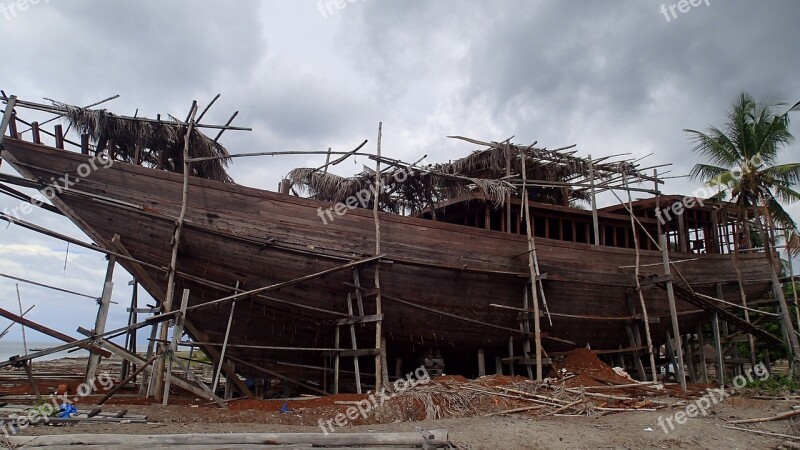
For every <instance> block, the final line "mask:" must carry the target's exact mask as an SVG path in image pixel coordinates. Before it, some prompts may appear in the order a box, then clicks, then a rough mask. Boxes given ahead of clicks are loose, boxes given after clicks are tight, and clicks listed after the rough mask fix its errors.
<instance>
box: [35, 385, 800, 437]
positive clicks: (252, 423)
mask: <svg viewBox="0 0 800 450" xmlns="http://www.w3.org/2000/svg"><path fill="white" fill-rule="evenodd" d="M670 400H671V401H672V402H673V403H674V402H676V401H677V400H676V399H670ZM793 404H794V403H792V402H788V401H775V400H770V401H765V400H753V399H748V398H741V397H734V398H731V399H729V400H728V401H727V402H726V403H724V404H721V405H718V406H716V407H714V409H713V411H712V412H711V414H710V415H709V416H708V417H702V418H690V419H688V421H687V422H686V423H685V424H684V425H676V428H675V430H672V431H670V432H669V433H668V434H667V433H664V431H663V429H661V427H659V426H658V424H657V423H658V418H659V417H660V416H661V417H666V416H667V415H669V414H672V413H674V412H676V411H678V410H682V409H683V408H684V406H674V407H670V408H668V409H665V410H661V411H657V412H649V411H642V412H639V411H632V412H623V413H618V414H611V415H607V416H599V417H536V416H526V415H525V414H516V415H513V416H509V417H493V418H487V417H483V418H459V419H444V420H434V421H422V422H404V423H391V424H371V425H360V426H353V427H346V428H343V429H337V431H336V432H343V433H344V432H367V431H395V432H399V431H417V430H421V429H439V428H446V429H448V430H449V433H450V439H451V442H452V443H453V444H455V445H457V446H459V447H461V448H467V449H498V448H509V449H512V448H526V449H528V448H530V449H554V450H555V449H575V448H581V449H583V448H586V449H589V448H608V449H611V448H613V449H617V448H630V449H639V448H664V449H668V448H669V449H672V448H680V449H721V448H724V449H774V448H779V446H780V445H781V444H782V443H783V442H784V441H786V439H782V438H773V437H768V436H758V435H755V434H751V433H746V432H743V431H737V430H730V429H726V428H723V425H725V424H726V420H730V419H736V418H750V417H767V416H773V415H775V414H777V413H780V412H784V411H786V410H788V409H789V406H790V405H793ZM119 408H120V406H119V405H116V406H114V407H113V408H108V410H109V411H112V410H117V409H119ZM345 408H346V407H345V406H342V411H343V410H344V409H345ZM124 409H127V410H128V411H129V412H131V413H135V414H146V415H147V416H148V421H149V423H148V424H111V425H106V424H86V425H82V424H78V425H72V426H58V427H53V426H47V427H36V428H31V429H28V430H25V431H24V432H23V433H22V435H39V434H65V433H66V434H78V433H97V434H103V433H113V434H128V433H130V434H168V433H238V432H241V433H254V432H321V431H320V428H319V427H315V426H299V425H288V424H285V422H291V421H292V420H291V419H290V418H289V417H284V416H286V415H287V414H288V415H298V414H302V411H300V412H294V413H287V414H280V413H276V412H267V411H252V410H240V411H222V410H220V409H218V408H214V407H202V408H193V407H191V406H167V407H162V406H160V405H158V406H157V405H137V406H125V408H124ZM281 422H284V424H282V423H281ZM742 426H744V425H742ZM750 427H751V428H753V429H759V430H765V431H771V432H775V433H782V434H797V433H796V429H797V427H798V426H797V424H796V423H795V422H793V421H791V420H784V421H776V422H767V423H763V424H760V425H759V426H758V427H754V426H752V425H751V426H750Z"/></svg>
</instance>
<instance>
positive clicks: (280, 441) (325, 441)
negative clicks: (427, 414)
mask: <svg viewBox="0 0 800 450" xmlns="http://www.w3.org/2000/svg"><path fill="white" fill-rule="evenodd" d="M9 440H10V441H11V443H12V444H14V445H17V446H20V447H22V448H37V447H49V446H59V447H60V448H64V447H67V446H70V445H80V446H91V445H94V446H106V448H108V446H115V445H116V446H122V445H124V446H126V447H125V448H131V447H135V446H147V448H153V447H156V446H191V447H192V448H198V447H197V446H201V445H204V446H217V448H219V446H229V445H249V446H254V445H274V446H278V445H293V446H296V445H307V446H314V447H325V446H328V447H330V446H339V447H341V446H365V445H373V446H379V445H380V446H385V445H394V446H398V445H404V446H411V447H418V446H423V445H427V446H446V445H449V438H448V432H447V430H446V429H444V430H430V431H420V432H407V433H330V434H323V433H235V434H234V433H220V434H161V435H135V434H71V435H50V436H12V437H10V438H9Z"/></svg>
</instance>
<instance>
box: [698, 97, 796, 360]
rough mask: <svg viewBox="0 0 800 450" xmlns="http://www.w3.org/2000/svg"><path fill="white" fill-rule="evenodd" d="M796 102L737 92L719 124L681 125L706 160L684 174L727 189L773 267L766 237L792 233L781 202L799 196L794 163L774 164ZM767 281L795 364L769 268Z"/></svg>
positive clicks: (788, 323)
mask: <svg viewBox="0 0 800 450" xmlns="http://www.w3.org/2000/svg"><path fill="white" fill-rule="evenodd" d="M798 108H800V102H798V103H796V104H795V105H794V106H792V107H791V108H788V109H787V108H786V105H785V104H783V103H778V102H774V101H771V100H767V101H764V102H762V103H760V104H759V103H757V102H756V101H754V100H753V98H752V97H751V96H750V95H748V94H746V93H742V94H740V95H739V98H738V99H737V100H736V102H735V103H734V105H733V107H732V108H731V110H730V112H729V113H728V122H727V123H726V124H725V126H724V128H723V129H719V128H717V127H710V128H709V129H708V130H707V132H705V133H704V132H700V131H697V130H684V131H686V132H687V133H689V135H690V137H691V140H692V141H693V142H694V144H695V147H694V151H695V152H696V153H699V154H700V155H702V156H703V157H705V158H706V159H707V160H708V161H709V162H710V164H697V165H696V166H694V168H693V169H692V171H691V173H690V175H691V176H692V178H693V179H701V180H703V181H705V182H706V183H708V184H709V185H710V186H717V187H719V188H720V193H719V194H718V195H717V196H718V197H722V198H724V197H726V196H727V195H728V194H730V196H731V200H732V202H733V203H734V204H735V209H736V211H737V214H738V216H739V224H740V227H741V228H740V230H741V229H742V228H744V230H746V231H745V233H746V234H745V236H746V237H749V234H750V230H752V229H753V228H755V231H758V232H760V234H761V240H762V242H763V245H764V247H765V250H766V252H765V253H766V255H767V259H768V260H769V261H770V264H772V266H773V267H774V265H775V264H774V263H775V261H774V255H773V244H772V240H771V239H770V237H771V236H773V235H774V228H775V225H776V224H777V225H779V226H780V227H782V228H784V229H785V230H787V231H788V232H789V233H791V234H796V233H797V224H796V223H795V222H794V220H793V219H792V218H791V216H790V215H789V214H788V213H787V212H786V210H785V209H784V207H783V205H782V203H781V202H785V203H793V202H796V201H798V200H800V193H798V192H797V191H796V190H795V189H794V187H795V185H796V184H798V183H800V163H789V164H777V161H778V159H779V157H780V155H781V151H782V150H783V149H784V148H785V146H787V145H788V144H790V143H791V142H793V140H794V137H793V136H792V134H791V133H790V132H789V112H791V111H794V110H797V109H798ZM748 211H755V220H753V221H748V217H749V214H748ZM762 219H764V222H766V224H764V223H763V222H762ZM787 244H788V242H787ZM772 281H773V287H774V293H775V297H777V299H778V303H779V304H780V308H781V320H782V324H783V327H784V330H785V331H786V335H788V338H789V342H788V345H789V347H790V349H791V351H792V354H793V360H794V363H795V364H794V366H795V367H796V368H800V344H798V339H797V335H796V334H795V331H794V326H793V325H792V319H791V316H790V315H789V309H788V307H787V304H786V299H785V297H784V295H783V290H782V289H781V287H780V281H779V280H778V276H777V274H776V273H775V272H774V271H772ZM795 375H796V376H800V370H796V371H795Z"/></svg>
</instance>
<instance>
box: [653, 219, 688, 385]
mask: <svg viewBox="0 0 800 450" xmlns="http://www.w3.org/2000/svg"><path fill="white" fill-rule="evenodd" d="M681 217H682V216H681ZM659 238H660V245H661V256H662V259H663V263H664V275H667V276H671V274H672V273H671V269H670V265H669V253H668V250H667V238H666V237H665V236H664V235H663V234H662V235H661V236H659ZM666 285H667V299H668V300H669V313H670V317H671V318H672V334H673V336H677V337H678V339H680V335H681V332H680V327H679V325H678V311H677V308H676V306H675V292H674V291H673V286H672V281H667V282H666ZM676 350H677V352H678V354H677V360H678V361H680V362H681V364H676V366H677V367H676V370H677V374H678V378H679V379H678V382H679V383H680V385H681V389H682V390H684V391H685V390H686V377H685V375H684V373H683V350H682V349H681V346H680V345H678V346H677V349H676Z"/></svg>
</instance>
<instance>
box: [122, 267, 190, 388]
mask: <svg viewBox="0 0 800 450" xmlns="http://www.w3.org/2000/svg"><path fill="white" fill-rule="evenodd" d="M130 284H131V283H129V285H130ZM132 285H133V293H132V294H131V307H130V310H129V311H128V326H130V325H133V324H135V323H137V321H136V315H137V314H136V308H137V304H138V303H139V301H138V296H139V293H138V287H139V284H138V283H137V282H136V280H133V282H132ZM125 350H128V351H129V352H131V353H133V354H136V328H131V330H130V331H128V332H127V333H125ZM190 359H191V358H190ZM128 369H130V361H128V360H127V359H123V360H122V369H121V370H120V378H121V379H123V380H124V379H126V378H128ZM133 370H136V369H133Z"/></svg>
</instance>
